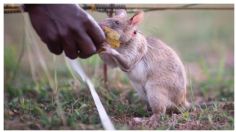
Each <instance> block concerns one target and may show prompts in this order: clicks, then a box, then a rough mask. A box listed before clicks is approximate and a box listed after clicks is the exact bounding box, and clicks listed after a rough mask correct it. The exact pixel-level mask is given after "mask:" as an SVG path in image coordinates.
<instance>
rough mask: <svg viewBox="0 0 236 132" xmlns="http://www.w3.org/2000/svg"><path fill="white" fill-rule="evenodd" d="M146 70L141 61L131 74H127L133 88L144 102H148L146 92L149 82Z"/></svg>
mask: <svg viewBox="0 0 236 132" xmlns="http://www.w3.org/2000/svg"><path fill="white" fill-rule="evenodd" d="M146 68H147V67H146V65H145V64H144V62H143V61H140V62H139V63H137V64H136V65H135V67H134V68H133V69H132V70H131V71H130V72H127V73H126V74H127V75H128V77H129V79H130V81H131V84H132V86H133V87H134V88H135V90H136V91H137V92H138V94H139V96H140V97H141V98H142V99H144V100H147V96H146V92H145V84H146V82H147V72H146V70H145V69H146Z"/></svg>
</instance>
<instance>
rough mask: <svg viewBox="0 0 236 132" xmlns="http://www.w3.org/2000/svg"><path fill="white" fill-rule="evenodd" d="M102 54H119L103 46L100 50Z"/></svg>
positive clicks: (107, 46)
mask: <svg viewBox="0 0 236 132" xmlns="http://www.w3.org/2000/svg"><path fill="white" fill-rule="evenodd" d="M100 53H102V54H109V55H117V54H119V53H118V52H117V51H116V50H115V49H113V48H111V46H109V45H104V46H103V47H102V49H101V52H100Z"/></svg>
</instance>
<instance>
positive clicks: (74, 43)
mask: <svg viewBox="0 0 236 132" xmlns="http://www.w3.org/2000/svg"><path fill="white" fill-rule="evenodd" d="M24 9H25V11H26V12H28V13H29V17H30V20H31V23H32V26H33V27H34V29H35V31H36V32H37V34H38V35H39V36H40V38H41V40H42V41H43V42H44V43H46V45H47V47H48V49H49V50H50V51H51V52H52V53H54V54H57V55H59V54H61V53H62V52H63V51H64V52H65V54H66V56H67V57H69V58H71V59H75V58H77V57H80V58H88V57H90V56H91V55H93V54H95V53H96V52H97V51H98V50H99V48H100V47H101V46H102V43H103V42H104V40H105V36H104V34H103V32H101V30H99V28H98V27H97V26H96V25H95V23H94V22H93V21H91V19H89V18H88V16H87V15H86V13H85V12H84V11H83V10H82V9H81V8H78V7H77V6H76V5H74V4H49V5H47V4H25V5H24Z"/></svg>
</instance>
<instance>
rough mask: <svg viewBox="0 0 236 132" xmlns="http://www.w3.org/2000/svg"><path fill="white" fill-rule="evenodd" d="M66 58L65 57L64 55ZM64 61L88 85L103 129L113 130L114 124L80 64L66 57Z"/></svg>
mask: <svg viewBox="0 0 236 132" xmlns="http://www.w3.org/2000/svg"><path fill="white" fill-rule="evenodd" d="M65 58H66V57H65ZM66 61H67V62H69V63H70V65H71V67H72V69H73V70H74V71H75V72H76V73H77V74H78V75H79V76H80V78H81V79H82V80H83V81H84V82H85V83H86V84H87V85H88V87H89V90H90V92H91V95H92V97H93V100H94V103H95V105H96V107H97V110H98V114H99V117H100V119H101V122H102V125H103V127H104V129H105V130H115V128H114V125H113V124H112V122H111V119H110V118H109V116H108V115H107V112H106V110H105V108H104V107H103V105H102V103H101V100H100V98H99V96H98V94H97V92H96V90H95V88H94V85H93V84H92V82H91V80H90V79H89V78H88V77H87V75H86V74H85V73H84V71H83V70H82V68H81V66H80V64H79V63H78V62H77V61H76V60H71V59H68V58H66Z"/></svg>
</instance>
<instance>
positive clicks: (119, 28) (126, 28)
mask: <svg viewBox="0 0 236 132" xmlns="http://www.w3.org/2000/svg"><path fill="white" fill-rule="evenodd" d="M143 15H144V13H143V12H142V11H137V12H136V13H135V14H134V15H133V16H132V17H131V18H129V17H128V16H127V13H126V11H125V10H116V11H115V15H114V16H113V17H112V18H107V19H105V20H104V21H101V22H100V23H99V25H100V26H101V28H102V29H103V30H104V28H105V27H109V28H111V29H113V30H115V31H116V32H117V33H119V34H120V42H121V43H127V42H128V41H129V40H131V39H132V38H133V37H134V36H135V35H136V34H137V26H138V25H139V23H140V22H141V21H142V20H143Z"/></svg>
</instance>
